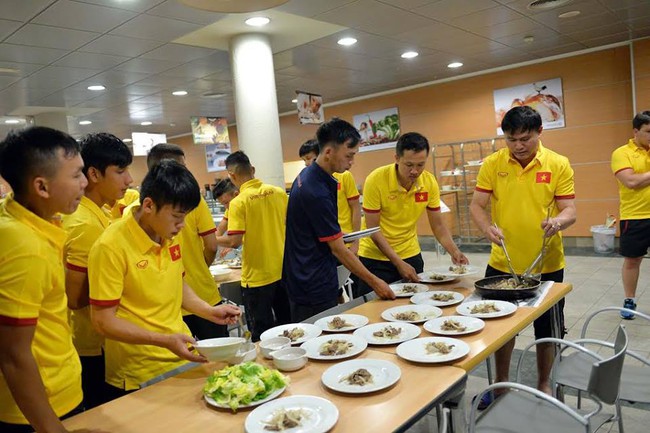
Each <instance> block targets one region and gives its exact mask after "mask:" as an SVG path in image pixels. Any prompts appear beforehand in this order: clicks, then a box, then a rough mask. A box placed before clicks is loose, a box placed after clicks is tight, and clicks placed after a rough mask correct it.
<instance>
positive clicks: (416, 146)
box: [395, 132, 431, 156]
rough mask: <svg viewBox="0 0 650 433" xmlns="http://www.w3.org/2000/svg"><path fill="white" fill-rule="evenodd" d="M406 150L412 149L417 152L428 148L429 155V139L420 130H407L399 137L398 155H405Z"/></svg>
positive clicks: (396, 148)
mask: <svg viewBox="0 0 650 433" xmlns="http://www.w3.org/2000/svg"><path fill="white" fill-rule="evenodd" d="M406 150H412V151H413V152H416V153H417V152H422V151H423V150H426V151H427V155H428V154H429V150H431V146H429V140H427V138H426V137H425V136H424V135H422V134H420V133H418V132H407V133H406V134H402V135H401V136H400V137H399V139H398V140H397V145H396V146H395V152H396V153H397V156H402V155H404V151H406Z"/></svg>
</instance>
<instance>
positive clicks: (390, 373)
mask: <svg viewBox="0 0 650 433" xmlns="http://www.w3.org/2000/svg"><path fill="white" fill-rule="evenodd" d="M360 368H365V369H366V370H368V372H369V373H370V374H372V382H371V383H367V384H365V385H350V384H349V383H347V382H346V381H345V380H344V378H346V377H348V376H349V375H350V374H352V373H353V372H355V371H357V370H358V369H360ZM401 376H402V371H401V370H400V368H399V367H398V366H397V365H395V364H393V363H392V362H390V361H384V360H382V359H367V358H366V359H353V360H351V361H344V362H341V363H338V364H335V365H333V366H331V367H330V368H328V369H327V370H325V371H324V372H323V375H322V376H321V381H322V382H323V385H325V386H326V387H327V388H329V389H332V390H334V391H338V392H344V393H346V394H365V393H368V392H375V391H379V390H381V389H386V388H388V387H390V386H392V385H393V384H395V383H396V382H397V381H398V380H399V378H400V377H401Z"/></svg>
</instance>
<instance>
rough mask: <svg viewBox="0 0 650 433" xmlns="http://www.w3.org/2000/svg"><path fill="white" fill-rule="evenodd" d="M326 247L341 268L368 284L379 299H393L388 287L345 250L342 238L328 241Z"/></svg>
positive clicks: (393, 294) (393, 295) (392, 293)
mask: <svg viewBox="0 0 650 433" xmlns="http://www.w3.org/2000/svg"><path fill="white" fill-rule="evenodd" d="M327 245H329V247H330V250H331V251H332V254H334V257H336V258H337V259H338V261H339V262H341V264H342V265H343V266H345V267H346V268H348V269H349V270H350V271H352V273H353V274H354V275H356V276H357V277H359V278H361V279H362V280H363V281H365V282H366V283H368V285H369V286H370V287H372V288H373V290H374V291H375V293H377V295H378V296H379V297H380V298H382V299H395V293H394V292H393V291H392V290H391V289H390V287H388V284H386V283H385V282H384V281H383V280H381V279H379V278H377V277H376V276H375V275H373V274H372V273H371V272H370V271H369V270H368V269H367V268H366V267H365V266H363V263H361V261H359V258H358V257H357V256H356V255H354V253H352V252H351V251H350V250H349V249H348V248H346V246H345V244H344V243H343V238H341V237H339V238H338V239H335V240H333V241H328V242H327Z"/></svg>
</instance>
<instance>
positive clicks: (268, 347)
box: [260, 337, 291, 359]
mask: <svg viewBox="0 0 650 433" xmlns="http://www.w3.org/2000/svg"><path fill="white" fill-rule="evenodd" d="M287 347H291V339H290V338H288V337H273V338H269V339H268V340H263V341H260V351H261V352H262V356H264V357H265V358H266V359H271V352H274V351H276V350H280V349H284V348H287Z"/></svg>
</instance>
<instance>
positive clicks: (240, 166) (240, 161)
mask: <svg viewBox="0 0 650 433" xmlns="http://www.w3.org/2000/svg"><path fill="white" fill-rule="evenodd" d="M226 170H228V177H229V178H230V180H231V181H232V183H233V184H234V185H235V186H236V187H237V188H241V186H242V185H243V184H244V183H245V182H247V181H249V180H251V179H253V178H254V177H255V167H253V166H252V165H251V160H250V159H248V156H246V154H245V153H244V152H242V151H241V150H238V151H237V152H234V153H231V154H230V155H228V157H227V158H226Z"/></svg>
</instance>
